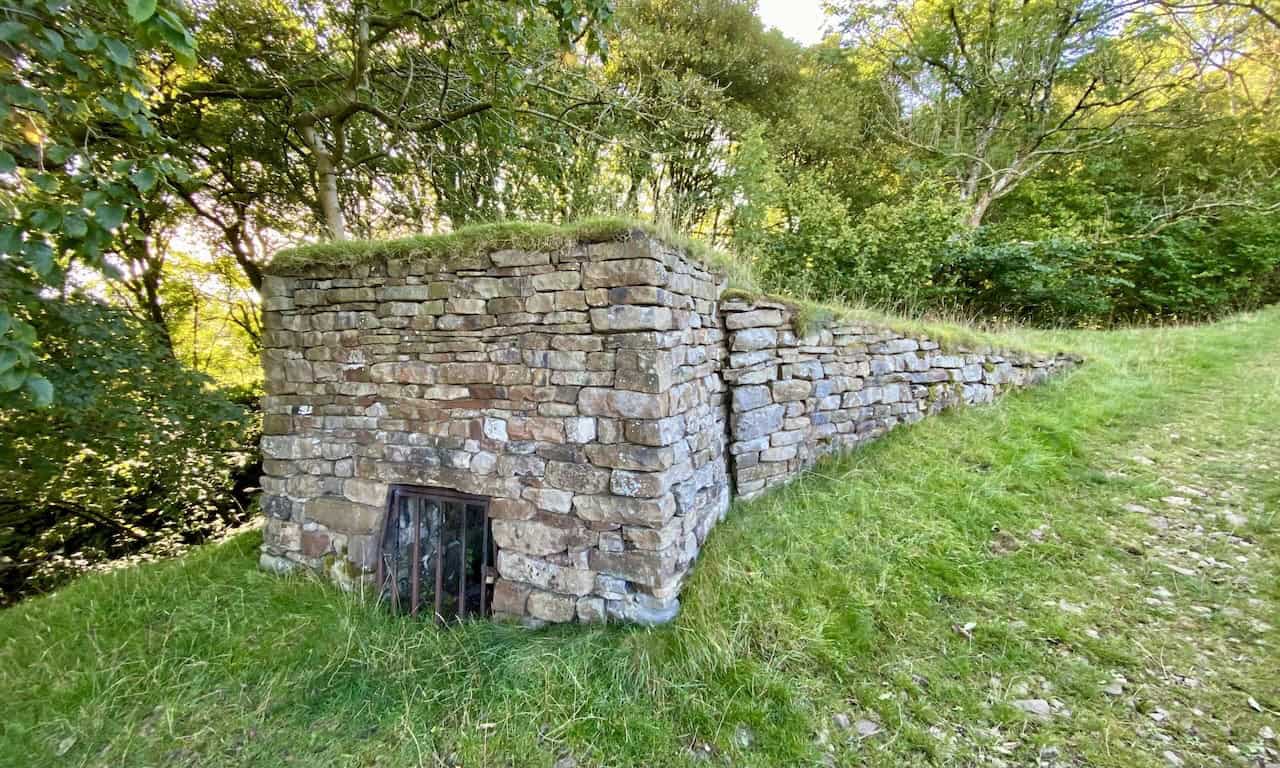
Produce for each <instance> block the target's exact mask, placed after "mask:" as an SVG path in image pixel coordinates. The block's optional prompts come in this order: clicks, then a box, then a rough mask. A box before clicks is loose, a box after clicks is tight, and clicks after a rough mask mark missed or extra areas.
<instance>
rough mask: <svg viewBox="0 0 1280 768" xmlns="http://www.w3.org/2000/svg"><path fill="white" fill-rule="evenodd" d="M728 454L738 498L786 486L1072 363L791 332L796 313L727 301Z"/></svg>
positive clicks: (845, 327)
mask: <svg viewBox="0 0 1280 768" xmlns="http://www.w3.org/2000/svg"><path fill="white" fill-rule="evenodd" d="M720 310H721V316H722V317H723V320H724V325H725V330H726V333H727V335H728V343H729V356H728V362H727V364H726V366H725V368H724V379H725V381H726V383H727V384H728V387H729V390H730V392H731V397H730V402H731V406H730V407H731V411H732V413H731V416H730V418H729V429H730V436H729V454H730V457H731V464H732V467H733V479H734V482H735V488H736V492H737V494H738V495H739V496H742V497H746V498H750V497H752V496H755V495H758V494H759V493H761V492H763V491H764V490H765V489H767V488H769V487H771V486H774V485H778V484H780V483H783V482H786V481H787V480H789V479H791V478H792V477H794V476H795V475H796V474H797V473H799V472H801V471H803V470H804V469H805V468H806V467H809V466H810V465H812V464H813V463H814V462H815V461H816V460H817V459H819V458H820V457H822V456H824V455H826V454H829V453H832V452H834V451H839V450H844V449H849V448H853V447H855V446H857V445H859V444H861V443H864V442H866V441H868V440H872V439H875V438H877V437H879V436H880V435H883V434H884V433H885V432H887V431H889V430H890V429H893V428H894V427H895V426H897V425H899V424H909V423H912V422H915V421H919V420H920V419H922V418H924V417H925V416H927V415H929V414H933V413H938V412H939V411H942V410H943V409H945V408H948V407H951V406H954V405H973V404H978V403H989V402H991V401H992V400H993V399H994V398H995V396H996V395H998V394H1000V393H1001V392H1003V391H1004V390H1006V389H1008V388H1011V387H1021V386H1026V385H1029V384H1036V383H1039V382H1041V381H1044V380H1045V379H1047V378H1048V377H1050V376H1052V375H1053V374H1055V373H1057V372H1058V371H1060V370H1062V369H1064V368H1066V367H1069V366H1071V365H1074V364H1075V363H1076V362H1077V361H1078V360H1077V358H1073V357H1070V356H1067V355H1056V356H1052V357H1036V356H1034V355H1025V354H1016V353H997V352H989V351H986V352H973V351H967V350H963V349H956V350H943V349H942V348H941V346H940V345H939V344H938V342H936V341H933V340H931V339H929V338H927V337H912V336H909V335H906V334H903V333H898V332H894V331H889V330H885V329H882V328H872V327H868V326H865V325H862V324H857V323H835V324H829V325H826V326H823V327H816V328H812V329H804V330H798V329H797V323H796V315H795V310H794V309H792V308H790V307H789V306H788V305H785V304H781V303H777V302H769V301H726V302H723V303H722V304H721V307H720Z"/></svg>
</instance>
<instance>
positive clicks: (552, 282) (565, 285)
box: [530, 270, 582, 312]
mask: <svg viewBox="0 0 1280 768" xmlns="http://www.w3.org/2000/svg"><path fill="white" fill-rule="evenodd" d="M532 283H533V288H534V290H537V291H572V290H575V289H577V288H578V286H580V285H582V274H581V273H580V272H578V271H577V270H574V271H572V272H568V271H561V272H548V273H546V274H543V275H534V276H533V278H532ZM551 301H552V303H553V306H554V302H555V298H554V297H552V298H551ZM530 311H531V312H532V311H533V310H532V309H531V310H530Z"/></svg>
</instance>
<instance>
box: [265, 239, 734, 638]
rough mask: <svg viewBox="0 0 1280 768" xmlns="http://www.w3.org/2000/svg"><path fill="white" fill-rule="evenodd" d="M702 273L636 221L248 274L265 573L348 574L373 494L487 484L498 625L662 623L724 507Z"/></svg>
mask: <svg viewBox="0 0 1280 768" xmlns="http://www.w3.org/2000/svg"><path fill="white" fill-rule="evenodd" d="M722 288H723V286H722V285H721V284H720V282H719V279H718V278H717V277H716V276H714V275H713V274H711V273H709V272H708V271H707V270H705V269H704V268H703V267H702V266H700V265H699V264H697V263H695V262H694V261H692V260H690V259H689V258H688V257H687V256H686V255H685V254H683V253H681V252H679V251H677V250H676V249H674V248H671V247H668V246H666V245H664V244H663V243H660V242H658V241H657V240H655V239H652V238H650V237H648V236H647V235H644V234H643V233H639V232H636V233H631V236H629V237H628V238H627V239H624V240H618V241H610V242H602V243H579V244H577V245H573V246H571V247H565V248H561V249H557V250H554V251H550V252H539V251H518V250H499V251H496V252H493V253H486V254H481V255H478V256H475V257H470V258H467V259H462V260H455V261H454V263H451V264H449V265H448V266H447V267H446V268H444V269H438V268H436V267H433V266H432V265H431V264H430V263H429V261H428V259H426V258H425V257H414V256H413V255H412V254H410V255H407V256H402V257H395V258H391V259H383V260H381V261H378V262H375V263H372V264H368V265H364V266H358V267H346V268H325V269H319V268H318V269H316V270H305V271H304V273H303V274H273V275H271V276H270V277H268V279H267V282H266V286H265V296H266V298H265V309H266V312H265V322H266V332H265V334H264V346H265V349H264V352H263V364H264V366H265V368H266V388H267V394H266V397H265V400H264V411H265V423H264V437H263V440H262V448H263V454H264V470H265V477H264V478H263V480H262V486H263V491H264V499H263V508H264V510H265V511H266V513H267V516H268V520H267V525H266V533H265V543H264V546H263V554H262V564H263V566H264V567H267V568H272V569H277V570H287V569H290V568H293V567H295V566H297V565H303V566H307V567H311V568H314V569H323V570H327V571H328V572H329V573H330V574H331V575H333V576H334V577H335V578H338V579H339V580H344V581H345V580H351V579H355V578H367V575H368V574H369V573H370V572H371V571H372V570H373V569H374V566H375V564H376V562H377V557H378V542H377V541H376V534H377V531H378V529H379V525H380V522H381V519H382V516H383V515H384V514H385V508H386V506H385V505H386V502H387V494H388V490H389V487H390V486H391V485H392V484H405V485H412V486H425V487H433V488H446V489H451V490H455V491H459V492H462V493H468V494H475V495H479V496H486V497H490V498H491V499H492V501H491V503H490V506H489V513H490V517H491V518H492V520H493V523H492V535H493V540H494V543H495V544H496V547H497V560H496V565H497V569H498V572H499V574H500V578H499V579H498V581H497V583H496V584H495V586H494V592H493V603H492V606H493V610H494V612H495V614H497V615H500V616H501V615H508V616H513V617H523V618H525V619H526V620H531V621H535V622H538V621H549V622H564V621H572V620H575V619H576V620H578V621H584V622H594V621H603V620H605V619H606V618H607V617H613V618H616V619H625V620H631V621H639V622H659V621H665V620H668V619H670V618H671V617H672V616H674V615H675V612H676V610H677V609H678V600H677V597H678V594H679V590H680V585H681V581H682V579H683V578H684V575H685V573H686V572H687V571H688V569H689V567H690V564H691V563H692V561H693V559H694V557H695V556H696V554H697V551H698V548H699V546H700V544H701V542H702V541H703V540H704V539H705V537H706V535H707V532H708V531H709V530H710V528H711V526H712V525H713V524H714V523H715V522H716V520H718V519H720V518H721V517H722V516H723V515H724V513H725V511H726V510H727V508H728V505H729V487H728V481H727V476H726V472H727V467H726V462H725V459H724V443H725V434H726V430H725V423H724V419H725V404H724V392H723V385H722V379H721V377H720V370H719V369H720V365H721V362H722V358H723V350H724V343H723V336H722V332H721V329H720V322H719V318H718V315H717V312H716V299H717V297H718V296H719V293H720V291H721V290H722Z"/></svg>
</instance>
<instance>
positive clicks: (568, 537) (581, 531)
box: [492, 512, 598, 555]
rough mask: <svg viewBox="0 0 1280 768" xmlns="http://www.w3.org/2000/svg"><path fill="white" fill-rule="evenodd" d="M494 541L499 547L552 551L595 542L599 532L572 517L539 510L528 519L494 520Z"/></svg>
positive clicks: (527, 551)
mask: <svg viewBox="0 0 1280 768" xmlns="http://www.w3.org/2000/svg"><path fill="white" fill-rule="evenodd" d="M492 526H493V541H494V543H495V544H497V545H498V546H499V547H500V548H502V549H510V550H514V551H517V552H524V553H525V554H529V555H553V554H555V553H557V552H564V551H566V550H569V549H579V548H582V547H590V546H594V545H595V542H596V537H597V536H598V534H597V533H596V532H595V531H592V530H589V529H588V528H587V527H586V526H584V525H583V524H582V523H581V522H580V521H578V520H575V519H574V518H572V517H566V516H564V515H559V514H552V513H546V512H543V513H538V514H537V515H535V516H534V517H533V518H531V519H529V520H494V521H493V523H492Z"/></svg>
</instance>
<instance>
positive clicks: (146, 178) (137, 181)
mask: <svg viewBox="0 0 1280 768" xmlns="http://www.w3.org/2000/svg"><path fill="white" fill-rule="evenodd" d="M158 178H159V175H158V174H157V173H156V169H155V168H143V169H142V170H140V171H137V172H135V173H134V174H133V175H131V176H130V177H129V179H130V180H131V181H133V186H135V187H137V188H138V191H139V192H150V191H151V188H152V187H154V186H155V185H156V180H157V179H158Z"/></svg>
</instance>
